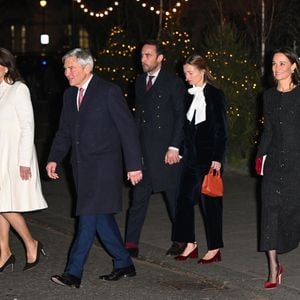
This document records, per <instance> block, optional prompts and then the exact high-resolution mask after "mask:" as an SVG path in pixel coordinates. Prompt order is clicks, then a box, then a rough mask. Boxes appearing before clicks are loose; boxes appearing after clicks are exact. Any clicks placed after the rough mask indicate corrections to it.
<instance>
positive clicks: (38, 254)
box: [23, 241, 46, 271]
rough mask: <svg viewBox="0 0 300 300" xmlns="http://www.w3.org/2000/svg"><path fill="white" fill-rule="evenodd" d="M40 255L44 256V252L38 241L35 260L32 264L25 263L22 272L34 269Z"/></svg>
mask: <svg viewBox="0 0 300 300" xmlns="http://www.w3.org/2000/svg"><path fill="white" fill-rule="evenodd" d="M41 253H42V255H43V256H46V252H45V250H44V246H43V244H42V243H41V242H40V241H38V245H37V251H36V259H35V261H34V262H32V263H29V262H26V264H25V266H24V268H23V271H27V270H30V269H32V268H34V267H35V266H36V265H37V264H38V263H39V262H40V254H41Z"/></svg>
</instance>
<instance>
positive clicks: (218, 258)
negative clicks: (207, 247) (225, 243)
mask: <svg viewBox="0 0 300 300" xmlns="http://www.w3.org/2000/svg"><path fill="white" fill-rule="evenodd" d="M221 260H222V258H221V251H220V250H219V251H218V252H217V253H216V254H215V256H214V257H212V258H210V259H203V258H201V259H200V260H199V261H198V264H200V265H206V264H211V263H214V262H219V261H221Z"/></svg>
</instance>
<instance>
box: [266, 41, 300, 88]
mask: <svg viewBox="0 0 300 300" xmlns="http://www.w3.org/2000/svg"><path fill="white" fill-rule="evenodd" d="M277 53H282V54H283V55H285V56H286V57H287V58H288V60H289V61H290V63H291V64H294V63H295V65H296V68H295V70H294V72H293V73H292V83H293V84H294V85H297V84H298V83H300V60H299V57H298V55H297V54H296V52H295V51H294V50H293V49H292V48H290V47H282V48H279V49H276V50H274V51H273V55H272V58H273V57H274V55H275V54H277Z"/></svg>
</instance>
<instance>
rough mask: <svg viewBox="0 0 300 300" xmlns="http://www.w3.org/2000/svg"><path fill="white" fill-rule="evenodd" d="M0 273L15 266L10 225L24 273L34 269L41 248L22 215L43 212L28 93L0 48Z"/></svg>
mask: <svg viewBox="0 0 300 300" xmlns="http://www.w3.org/2000/svg"><path fill="white" fill-rule="evenodd" d="M0 144H1V147H0V272H3V271H4V269H5V268H6V267H8V266H11V267H12V270H13V265H14V263H15V260H16V258H15V256H14V255H13V254H12V252H11V249H10V246H9V230H10V226H12V227H13V229H14V230H15V231H16V232H17V233H18V234H19V236H20V237H21V239H22V240H23V242H24V245H25V249H26V258H27V260H26V263H25V266H24V268H23V270H24V271H25V270H29V269H31V268H33V267H35V266H36V265H37V264H38V262H39V257H40V253H42V254H45V253H44V250H43V245H42V244H41V243H40V242H39V241H37V240H35V239H34V238H33V237H32V235H31V233H30V231H29V229H28V227H27V224H26V221H25V219H24V217H23V216H22V214H21V213H22V212H27V211H33V210H39V209H44V208H46V207H47V203H46V201H45V199H44V197H43V195H42V191H41V182H40V177H39V170H38V163H37V158H36V153H35V147H34V119H33V110H32V104H31V99H30V94H29V90H28V88H27V86H26V85H25V84H24V83H23V80H22V78H21V76H20V74H19V72H18V70H17V67H16V63H15V58H14V56H13V55H12V54H11V53H10V52H9V51H8V50H6V49H4V48H0Z"/></svg>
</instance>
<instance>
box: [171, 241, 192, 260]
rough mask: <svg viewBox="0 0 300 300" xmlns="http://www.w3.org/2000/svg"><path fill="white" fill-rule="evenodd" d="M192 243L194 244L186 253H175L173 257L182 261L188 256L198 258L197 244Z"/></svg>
mask: <svg viewBox="0 0 300 300" xmlns="http://www.w3.org/2000/svg"><path fill="white" fill-rule="evenodd" d="M194 245H195V246H196V247H195V248H194V249H193V250H192V251H191V252H190V253H189V254H188V255H182V254H180V255H177V256H175V257H174V259H175V260H179V261H183V260H187V259H188V258H192V259H194V258H198V246H197V244H196V243H194ZM183 252H184V251H183Z"/></svg>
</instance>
